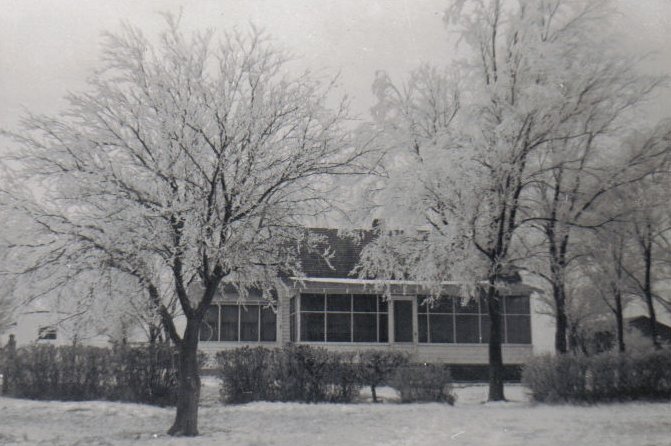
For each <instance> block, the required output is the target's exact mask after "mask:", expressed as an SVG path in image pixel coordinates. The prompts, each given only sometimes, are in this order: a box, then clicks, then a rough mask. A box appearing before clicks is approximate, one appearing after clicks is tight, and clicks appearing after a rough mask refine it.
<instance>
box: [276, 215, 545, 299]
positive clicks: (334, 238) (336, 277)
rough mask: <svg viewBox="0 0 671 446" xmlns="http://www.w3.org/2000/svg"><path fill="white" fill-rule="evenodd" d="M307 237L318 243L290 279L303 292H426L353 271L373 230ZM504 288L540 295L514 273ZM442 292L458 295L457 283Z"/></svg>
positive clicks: (325, 231) (320, 231)
mask: <svg viewBox="0 0 671 446" xmlns="http://www.w3.org/2000/svg"><path fill="white" fill-rule="evenodd" d="M306 231H307V232H308V234H309V235H310V236H314V237H317V238H318V239H319V242H318V243H317V246H316V249H313V250H308V249H307V248H306V249H303V250H302V251H301V263H302V269H303V277H301V278H296V277H292V278H289V279H291V280H292V281H293V282H294V285H295V286H300V288H302V289H314V290H317V289H319V290H322V289H347V290H349V291H352V292H353V291H356V290H358V291H361V290H366V289H374V288H376V287H379V284H380V283H382V282H384V283H385V284H387V285H389V286H391V289H392V291H393V292H394V294H416V293H422V292H427V290H426V289H424V287H422V286H421V285H420V284H418V283H417V282H415V281H412V280H375V278H365V279H361V278H359V277H358V276H357V274H356V273H352V270H353V269H354V268H355V267H356V265H357V263H358V262H359V259H360V257H361V252H362V251H363V249H364V248H365V247H366V245H367V244H368V243H370V242H371V241H372V240H373V239H374V238H375V231H374V230H372V229H358V230H352V231H342V230H338V229H329V228H307V229H306ZM504 282H506V287H505V288H504V289H503V290H502V294H505V295H520V294H530V293H533V292H538V291H540V290H539V289H537V288H534V287H531V286H529V285H527V284H524V283H522V278H521V277H520V274H519V273H518V272H517V271H512V272H509V273H508V274H506V277H505V278H504ZM444 286H445V290H446V292H448V293H452V294H459V293H460V288H461V286H460V284H459V282H449V283H448V282H446V283H445V284H444Z"/></svg>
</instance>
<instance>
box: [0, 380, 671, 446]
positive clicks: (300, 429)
mask: <svg viewBox="0 0 671 446" xmlns="http://www.w3.org/2000/svg"><path fill="white" fill-rule="evenodd" d="M381 393H382V396H383V398H384V399H385V401H384V403H382V404H371V403H360V404H295V403H252V404H247V405H243V406H224V405H221V404H219V403H218V402H217V401H216V394H217V387H216V381H214V380H211V379H210V380H205V385H204V388H203V407H202V408H201V410H200V431H201V434H202V435H201V436H200V437H197V438H194V439H180V438H171V437H168V436H166V435H165V431H166V430H167V428H168V427H169V426H170V423H171V421H172V418H173V409H162V408H157V407H151V406H143V405H139V404H123V403H111V402H99V401H93V402H40V401H26V400H17V399H10V398H0V416H1V423H0V444H3V445H15V444H16V445H82V446H83V445H114V446H116V445H132V444H143V445H144V444H147V445H153V444H155V445H235V446H238V445H240V446H246V445H291V446H302V445H305V446H314V445H319V446H326V445H345V446H355V445H366V446H370V445H421V446H429V445H441V446H442V445H478V446H482V445H501V446H503V445H527V444H529V445H544V446H553V445H571V446H578V445H590V446H591V445H596V446H607V445H608V446H610V445H623V446H624V445H627V446H629V445H637V446H645V445H668V444H671V405H670V404H668V403H627V404H608V405H598V406H584V407H580V406H579V407H576V406H567V405H555V406H548V405H535V404H532V403H530V402H529V401H528V398H527V396H526V392H525V389H524V388H522V387H521V386H508V387H507V396H508V398H509V399H510V400H511V401H509V402H506V403H487V404H483V403H482V401H484V399H485V396H486V387H485V386H479V385H476V386H463V387H460V388H458V389H457V392H456V393H457V396H458V400H457V403H456V404H455V406H448V405H443V404H407V405H404V404H397V403H396V402H395V395H394V392H393V391H392V390H391V389H381ZM363 397H364V398H365V397H366V395H365V393H364V395H363Z"/></svg>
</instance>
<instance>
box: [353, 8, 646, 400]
mask: <svg viewBox="0 0 671 446" xmlns="http://www.w3.org/2000/svg"><path fill="white" fill-rule="evenodd" d="M607 6H608V2H592V1H577V2H572V1H562V0H548V1H537V2H523V1H512V0H511V1H502V0H491V1H475V0H474V1H468V0H461V1H456V2H453V3H452V5H451V7H450V8H449V9H448V13H447V17H446V21H447V24H448V29H450V30H453V31H455V32H456V33H457V35H458V36H459V37H460V41H461V43H462V46H461V48H462V49H464V53H463V55H464V60H463V61H460V62H457V63H454V64H452V65H451V66H450V67H449V68H448V69H447V70H445V71H443V70H439V69H432V68H426V67H425V68H421V69H419V70H417V71H416V72H414V73H412V74H411V75H410V77H409V79H408V81H407V82H406V83H404V84H402V85H400V86H399V85H397V84H394V83H393V82H392V81H391V80H390V79H389V78H388V76H386V75H384V74H378V76H377V78H376V81H375V84H374V90H375V92H376V93H377V96H378V103H377V105H376V107H375V108H374V109H373V112H374V117H375V119H376V123H377V125H378V128H379V129H380V131H381V132H382V133H383V135H386V138H387V147H388V149H389V157H388V158H387V166H388V167H389V170H388V180H387V181H386V182H385V184H384V185H381V186H380V188H379V189H376V190H381V192H380V193H378V194H375V195H376V196H375V199H376V200H377V201H376V203H377V204H378V205H379V207H378V209H377V212H378V215H379V216H381V217H382V221H383V222H385V223H386V228H385V227H383V228H382V229H381V231H380V233H381V236H380V237H379V238H378V240H377V241H376V242H375V243H373V244H371V245H370V246H369V248H368V249H367V250H366V251H365V253H364V258H363V267H362V269H361V274H362V275H377V276H384V277H394V278H404V277H410V278H413V279H415V280H420V281H422V282H424V283H425V284H427V286H430V287H432V289H433V290H434V292H435V293H439V290H440V283H441V282H444V281H446V280H459V281H462V282H463V283H464V289H465V292H466V291H469V289H470V291H471V294H476V293H475V291H478V290H480V292H482V293H484V297H485V302H486V305H487V307H488V312H489V316H490V320H491V327H490V329H491V331H490V337H489V338H490V341H489V364H490V389H489V399H490V400H501V399H504V393H503V373H502V371H503V361H502V351H501V336H500V330H501V308H500V296H499V294H500V290H501V288H502V287H504V286H506V276H507V275H508V274H510V272H511V271H512V270H514V269H515V268H517V267H519V266H524V264H525V262H526V260H527V259H528V257H529V256H530V253H529V252H528V251H527V248H528V246H527V244H525V243H521V241H522V235H523V234H524V233H525V232H526V230H527V229H528V228H529V227H531V225H532V223H534V222H536V223H537V222H538V219H539V215H538V213H539V201H540V200H539V198H538V188H539V184H547V176H548V175H552V174H553V172H554V170H553V169H554V168H555V167H556V166H557V165H563V164H565V165H568V164H579V163H580V161H579V160H577V161H574V160H573V158H572V156H573V155H576V154H577V153H578V152H580V150H583V152H584V148H585V147H586V145H585V143H584V140H585V139H589V133H590V131H592V129H593V128H595V129H600V128H601V127H603V126H606V125H607V124H608V123H609V122H610V121H612V119H614V118H611V115H612V114H614V113H615V111H614V110H612V109H609V107H620V106H628V102H627V101H628V100H630V98H635V97H638V96H637V95H642V94H644V93H645V92H646V91H647V90H648V89H650V88H651V85H649V84H648V83H645V85H642V86H631V89H632V92H631V94H629V92H628V91H627V92H624V94H623V98H624V99H622V103H620V102H618V101H617V100H615V99H614V97H613V93H614V92H613V91H612V90H609V88H614V86H617V85H620V84H619V83H616V82H615V80H614V79H616V80H617V81H618V82H621V83H622V84H625V83H626V80H627V79H628V78H626V76H625V75H624V74H622V78H620V77H618V76H620V71H618V70H619V69H621V68H622V66H621V64H620V63H619V62H617V61H614V60H611V59H608V58H606V57H605V56H604V57H599V58H594V57H593V56H594V55H595V54H596V53H599V51H601V52H603V53H604V54H606V53H607V52H606V51H603V48H598V47H591V46H590V45H596V44H598V43H599V42H600V41H599V40H598V39H596V38H594V37H593V36H594V35H598V32H599V31H600V29H599V27H600V24H601V23H602V20H604V18H605V16H606V15H607V14H606V10H605V9H604V8H605V7H607ZM611 70H613V71H611ZM446 73H449V75H448V74H446ZM603 110H608V111H609V113H607V114H600V112H601V111H603ZM596 131H598V130H596ZM383 138H384V136H383ZM574 141H580V144H579V143H577V142H574ZM574 146H575V147H574ZM578 146H579V147H580V148H581V149H578V148H577V147H578ZM581 153H582V152H581ZM578 155H579V154H578ZM583 158H584V157H583ZM586 175H589V174H586ZM592 182H593V180H592V179H591V178H590V183H592ZM562 184H565V183H562ZM570 184H571V185H572V187H575V182H573V181H571V182H570ZM582 199H583V198H582V197H581V200H582ZM582 203H583V202H582V201H581V205H582ZM399 214H400V216H401V218H399ZM542 217H543V218H545V219H546V220H551V221H556V220H557V218H554V217H551V218H548V217H547V216H545V215H543V216H542ZM418 227H421V229H422V230H419V231H417V230H416V229H417V228H418ZM396 228H402V229H404V230H403V231H394V230H393V229H396ZM390 229H392V230H390ZM562 230H563V228H562ZM468 284H470V286H468Z"/></svg>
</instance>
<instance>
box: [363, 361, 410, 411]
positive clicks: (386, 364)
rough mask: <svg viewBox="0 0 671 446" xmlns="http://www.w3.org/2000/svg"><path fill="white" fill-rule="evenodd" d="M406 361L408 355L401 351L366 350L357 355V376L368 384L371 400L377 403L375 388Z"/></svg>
mask: <svg viewBox="0 0 671 446" xmlns="http://www.w3.org/2000/svg"><path fill="white" fill-rule="evenodd" d="M407 363H408V355H407V354H405V353H401V352H388V351H383V350H367V351H364V352H362V353H361V354H360V356H359V376H360V379H361V382H362V384H365V385H368V386H370V391H371V394H372V396H373V402H375V403H377V393H376V389H377V387H378V386H379V385H381V384H384V383H386V382H387V381H388V380H389V379H390V378H391V377H392V376H394V373H396V370H397V369H398V368H399V367H401V366H404V365H406V364H407Z"/></svg>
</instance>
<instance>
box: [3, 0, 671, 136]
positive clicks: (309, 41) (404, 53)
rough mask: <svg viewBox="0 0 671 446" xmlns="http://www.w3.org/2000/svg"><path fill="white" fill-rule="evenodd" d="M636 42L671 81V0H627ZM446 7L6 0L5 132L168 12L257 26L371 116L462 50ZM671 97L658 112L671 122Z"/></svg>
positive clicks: (628, 24)
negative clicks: (397, 91) (381, 82)
mask: <svg viewBox="0 0 671 446" xmlns="http://www.w3.org/2000/svg"><path fill="white" fill-rule="evenodd" d="M619 1H620V5H621V9H622V12H623V14H622V18H621V23H619V24H618V26H619V27H621V30H622V33H623V37H624V38H625V39H626V45H627V46H628V47H629V49H630V50H632V51H635V52H647V51H653V52H656V53H657V54H656V56H655V59H654V60H653V61H651V62H650V63H648V64H647V66H646V69H648V70H654V71H656V72H665V73H667V74H669V75H671V0H619ZM446 5H447V1H446V0H247V1H243V0H191V1H189V0H0V11H2V13H0V128H13V127H14V126H15V125H16V123H17V119H18V116H19V115H20V114H21V111H22V109H23V107H25V108H27V109H30V110H31V111H37V112H55V111H57V110H58V109H59V107H60V106H62V105H63V102H62V97H63V96H64V95H65V93H66V92H67V91H68V90H70V91H72V90H79V89H81V88H82V87H83V86H84V85H85V80H86V77H87V76H88V75H89V74H90V73H91V70H92V68H93V67H94V66H95V64H96V61H97V59H98V50H99V43H100V33H101V32H102V31H103V30H115V29H118V26H119V23H120V21H121V20H128V21H130V22H131V23H132V24H135V25H138V26H141V27H142V28H144V29H146V30H147V34H152V33H153V32H154V31H156V30H157V29H159V28H160V27H161V24H162V19H161V18H160V17H159V16H158V14H157V12H158V11H166V10H167V11H178V10H179V8H180V7H183V16H184V17H183V23H184V25H185V26H186V27H187V28H195V27H211V28H215V29H222V30H223V29H230V28H231V27H233V26H236V25H237V26H241V27H244V26H246V25H247V23H249V22H252V23H254V24H256V25H258V26H260V27H262V28H265V29H266V30H267V31H268V32H270V33H271V34H272V35H273V37H275V39H276V41H277V42H278V43H279V44H280V45H281V46H283V47H285V48H287V49H289V50H291V51H292V52H294V53H295V54H298V55H301V56H302V63H305V65H306V66H310V67H312V68H314V69H325V70H327V71H330V72H336V71H338V70H339V71H340V72H341V76H342V77H341V79H342V84H343V89H344V90H346V91H347V92H348V93H349V94H350V95H351V96H352V97H353V107H354V111H355V112H356V113H358V114H360V115H361V116H362V117H367V113H368V108H369V107H370V106H371V105H372V101H373V99H374V98H373V96H372V94H371V92H370V85H371V82H372V80H373V75H374V73H375V71H376V70H380V69H382V70H387V71H390V72H391V73H392V75H396V76H401V75H402V74H403V73H405V72H407V71H409V70H410V69H412V68H413V67H415V66H417V65H418V64H419V63H421V62H424V61H427V62H432V63H436V64H440V63H441V61H443V60H445V59H446V58H449V55H450V54H451V53H452V52H453V50H454V47H453V45H452V44H451V43H449V42H448V34H447V32H446V31H445V28H444V26H443V23H442V20H441V18H442V14H443V11H444V10H445V8H446ZM670 102H671V94H666V95H661V96H660V97H659V98H658V99H657V100H656V102H655V104H654V110H655V111H654V114H657V115H671V105H670V104H669V103H670Z"/></svg>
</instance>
